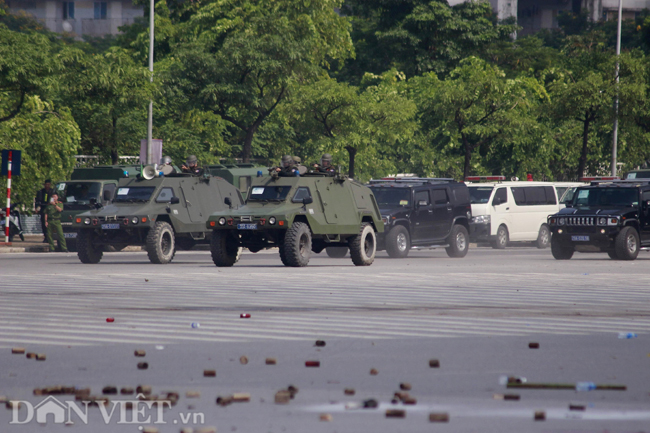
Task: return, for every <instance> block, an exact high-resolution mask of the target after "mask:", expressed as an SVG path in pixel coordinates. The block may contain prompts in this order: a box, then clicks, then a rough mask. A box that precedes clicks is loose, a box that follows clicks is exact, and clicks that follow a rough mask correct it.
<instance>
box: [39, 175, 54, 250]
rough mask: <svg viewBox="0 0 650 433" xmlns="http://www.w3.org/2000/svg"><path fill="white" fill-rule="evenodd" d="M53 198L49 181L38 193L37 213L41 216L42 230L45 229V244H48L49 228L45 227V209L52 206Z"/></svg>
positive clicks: (48, 180)
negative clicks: (51, 199) (51, 198)
mask: <svg viewBox="0 0 650 433" xmlns="http://www.w3.org/2000/svg"><path fill="white" fill-rule="evenodd" d="M51 196H52V181H51V180H50V179H47V180H46V181H45V183H44V185H43V189H41V190H39V191H38V193H36V212H38V213H39V214H40V215H41V228H42V229H43V242H47V227H46V226H45V209H46V208H47V206H48V205H49V204H50V197H51Z"/></svg>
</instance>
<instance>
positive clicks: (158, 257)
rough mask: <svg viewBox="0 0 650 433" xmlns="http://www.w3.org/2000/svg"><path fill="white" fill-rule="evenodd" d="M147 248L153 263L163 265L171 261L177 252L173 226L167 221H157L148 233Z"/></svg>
mask: <svg viewBox="0 0 650 433" xmlns="http://www.w3.org/2000/svg"><path fill="white" fill-rule="evenodd" d="M146 248H147V255H148V256H149V261H150V262H151V263H156V264H159V265H161V264H166V263H169V262H171V261H172V260H173V259H174V255H175V254H176V242H175V239H174V229H173V228H172V226H171V225H170V224H169V223H168V222H166V221H156V224H155V225H154V226H153V228H151V229H149V233H148V234H147V241H146Z"/></svg>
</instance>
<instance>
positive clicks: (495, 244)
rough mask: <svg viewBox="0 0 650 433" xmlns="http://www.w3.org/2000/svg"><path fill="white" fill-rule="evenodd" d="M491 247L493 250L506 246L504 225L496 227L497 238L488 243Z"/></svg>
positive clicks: (506, 239) (506, 235)
mask: <svg viewBox="0 0 650 433" xmlns="http://www.w3.org/2000/svg"><path fill="white" fill-rule="evenodd" d="M490 244H491V245H492V248H494V249H495V250H502V249H504V248H505V247H507V246H508V228H507V227H506V226H504V225H500V226H499V228H498V229H497V238H496V240H494V241H492V242H491V243H490Z"/></svg>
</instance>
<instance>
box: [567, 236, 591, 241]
mask: <svg viewBox="0 0 650 433" xmlns="http://www.w3.org/2000/svg"><path fill="white" fill-rule="evenodd" d="M571 240H572V241H575V242H584V241H589V236H571Z"/></svg>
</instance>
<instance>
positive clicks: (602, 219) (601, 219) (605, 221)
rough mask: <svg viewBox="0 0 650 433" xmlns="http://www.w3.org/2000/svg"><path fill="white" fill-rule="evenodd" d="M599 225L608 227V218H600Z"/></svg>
mask: <svg viewBox="0 0 650 433" xmlns="http://www.w3.org/2000/svg"><path fill="white" fill-rule="evenodd" d="M598 225H599V226H606V225H607V218H598Z"/></svg>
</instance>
